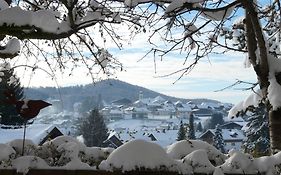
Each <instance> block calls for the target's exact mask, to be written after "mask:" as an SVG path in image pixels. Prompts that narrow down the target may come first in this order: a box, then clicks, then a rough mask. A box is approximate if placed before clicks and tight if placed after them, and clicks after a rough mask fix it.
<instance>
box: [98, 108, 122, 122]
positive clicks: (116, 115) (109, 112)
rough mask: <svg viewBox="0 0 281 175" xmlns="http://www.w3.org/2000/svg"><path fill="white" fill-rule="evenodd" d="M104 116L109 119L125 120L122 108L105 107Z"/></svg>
mask: <svg viewBox="0 0 281 175" xmlns="http://www.w3.org/2000/svg"><path fill="white" fill-rule="evenodd" d="M101 112H102V115H103V116H104V117H105V118H107V119H123V118H124V112H123V109H122V106H110V107H104V108H103V109H102V110H101Z"/></svg>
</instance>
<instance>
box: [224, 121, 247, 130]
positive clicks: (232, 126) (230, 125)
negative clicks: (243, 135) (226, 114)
mask: <svg viewBox="0 0 281 175" xmlns="http://www.w3.org/2000/svg"><path fill="white" fill-rule="evenodd" d="M242 127H243V125H241V124H240V123H236V122H228V123H225V124H223V125H221V128H222V129H237V130H241V129H242Z"/></svg>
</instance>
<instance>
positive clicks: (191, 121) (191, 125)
mask: <svg viewBox="0 0 281 175" xmlns="http://www.w3.org/2000/svg"><path fill="white" fill-rule="evenodd" d="M187 137H188V139H191V140H194V139H196V138H195V130H194V115H193V114H190V116H189V130H188V136H187Z"/></svg>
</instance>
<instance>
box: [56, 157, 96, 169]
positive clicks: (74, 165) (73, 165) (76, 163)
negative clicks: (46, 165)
mask: <svg viewBox="0 0 281 175" xmlns="http://www.w3.org/2000/svg"><path fill="white" fill-rule="evenodd" d="M62 169H66V170H95V169H96V168H95V167H91V166H90V165H88V164H87V163H83V162H81V160H80V159H72V160H71V161H70V162H68V163H67V164H66V165H64V166H63V167H62Z"/></svg>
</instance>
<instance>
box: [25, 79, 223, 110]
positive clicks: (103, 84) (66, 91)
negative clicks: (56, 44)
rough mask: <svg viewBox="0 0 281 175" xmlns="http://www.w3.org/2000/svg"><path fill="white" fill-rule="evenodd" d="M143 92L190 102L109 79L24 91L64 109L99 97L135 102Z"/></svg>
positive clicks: (107, 99) (145, 94)
mask: <svg viewBox="0 0 281 175" xmlns="http://www.w3.org/2000/svg"><path fill="white" fill-rule="evenodd" d="M140 91H142V92H143V96H144V98H148V97H156V96H159V95H160V96H162V97H163V98H165V99H167V100H172V101H175V100H182V101H184V102H186V101H190V100H191V99H180V98H175V97H171V96H167V95H164V94H160V93H158V92H155V91H152V90H149V89H146V88H143V87H140V86H136V85H132V84H129V83H126V82H123V81H119V80H115V79H109V80H103V81H100V82H97V83H96V84H88V85H83V86H82V85H79V86H69V87H60V88H55V87H40V88H28V89H25V96H26V97H27V98H30V99H43V100H46V99H48V98H52V99H60V100H62V101H63V103H64V107H66V108H67V109H71V108H72V105H73V104H74V103H75V102H82V101H83V100H85V99H86V98H89V97H91V98H92V97H93V98H98V96H101V98H102V100H104V101H106V102H111V101H114V100H119V99H121V98H127V99H130V100H131V101H135V100H137V99H138V97H139V92H140ZM191 101H193V102H195V103H201V102H203V101H213V102H218V101H215V100H209V99H192V100H191Z"/></svg>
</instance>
